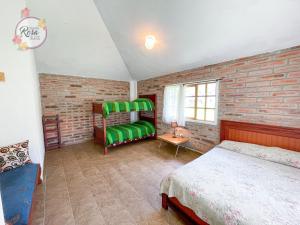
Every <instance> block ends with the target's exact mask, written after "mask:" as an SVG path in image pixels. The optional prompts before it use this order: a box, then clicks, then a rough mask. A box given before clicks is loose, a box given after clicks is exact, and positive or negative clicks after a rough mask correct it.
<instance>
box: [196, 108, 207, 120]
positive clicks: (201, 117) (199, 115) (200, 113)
mask: <svg viewBox="0 0 300 225" xmlns="http://www.w3.org/2000/svg"><path fill="white" fill-rule="evenodd" d="M204 112H205V109H198V110H197V118H196V119H197V120H204Z"/></svg>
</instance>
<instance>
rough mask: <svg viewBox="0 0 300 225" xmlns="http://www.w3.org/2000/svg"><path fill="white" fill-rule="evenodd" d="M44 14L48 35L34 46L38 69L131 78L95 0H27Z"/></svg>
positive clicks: (32, 8)
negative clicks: (41, 44)
mask: <svg viewBox="0 0 300 225" xmlns="http://www.w3.org/2000/svg"><path fill="white" fill-rule="evenodd" d="M27 6H28V7H29V9H30V10H31V14H32V15H34V16H37V17H40V18H45V19H46V23H47V27H48V38H47V41H46V42H45V43H44V45H43V46H41V47H40V48H38V49H36V50H35V54H36V61H37V70H38V72H39V73H52V74H64V75H73V76H76V75H78V76H86V77H95V78H103V79H111V80H124V81H129V80H131V77H130V74H129V72H128V70H127V67H126V65H125V64H124V61H123V59H122V57H121V55H120V53H119V51H118V49H117V47H116V46H115V43H114V42H113V40H112V39H111V36H110V33H109V32H108V30H107V28H106V26H105V24H104V22H103V20H102V17H101V15H100V14H99V12H98V10H97V8H96V6H95V4H94V2H93V0H76V1H74V0H42V1H41V0H27Z"/></svg>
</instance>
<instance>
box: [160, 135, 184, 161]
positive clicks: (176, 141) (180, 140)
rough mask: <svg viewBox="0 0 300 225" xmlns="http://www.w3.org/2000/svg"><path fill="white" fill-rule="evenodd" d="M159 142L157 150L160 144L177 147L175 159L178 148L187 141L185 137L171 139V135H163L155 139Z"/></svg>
mask: <svg viewBox="0 0 300 225" xmlns="http://www.w3.org/2000/svg"><path fill="white" fill-rule="evenodd" d="M157 138H158V139H159V140H160V144H159V148H160V147H161V144H162V142H167V143H170V144H173V145H176V146H177V149H176V153H175V157H176V156H177V154H178V150H179V148H180V146H181V145H182V144H184V143H186V142H188V141H189V139H188V138H186V137H175V138H174V137H173V135H172V134H163V135H160V136H158V137H157Z"/></svg>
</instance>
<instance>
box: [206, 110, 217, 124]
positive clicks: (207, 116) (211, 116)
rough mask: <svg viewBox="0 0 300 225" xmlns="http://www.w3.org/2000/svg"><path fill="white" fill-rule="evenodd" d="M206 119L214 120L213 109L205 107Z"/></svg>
mask: <svg viewBox="0 0 300 225" xmlns="http://www.w3.org/2000/svg"><path fill="white" fill-rule="evenodd" d="M206 120H207V121H215V110H214V109H206Z"/></svg>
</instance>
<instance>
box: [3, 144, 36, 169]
mask: <svg viewBox="0 0 300 225" xmlns="http://www.w3.org/2000/svg"><path fill="white" fill-rule="evenodd" d="M28 142H29V141H24V142H21V143H18V144H14V145H10V146H6V147H0V173H2V172H4V171H7V170H10V169H13V168H17V167H20V166H23V165H25V164H26V163H30V162H31V160H30V157H29V152H28Z"/></svg>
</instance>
